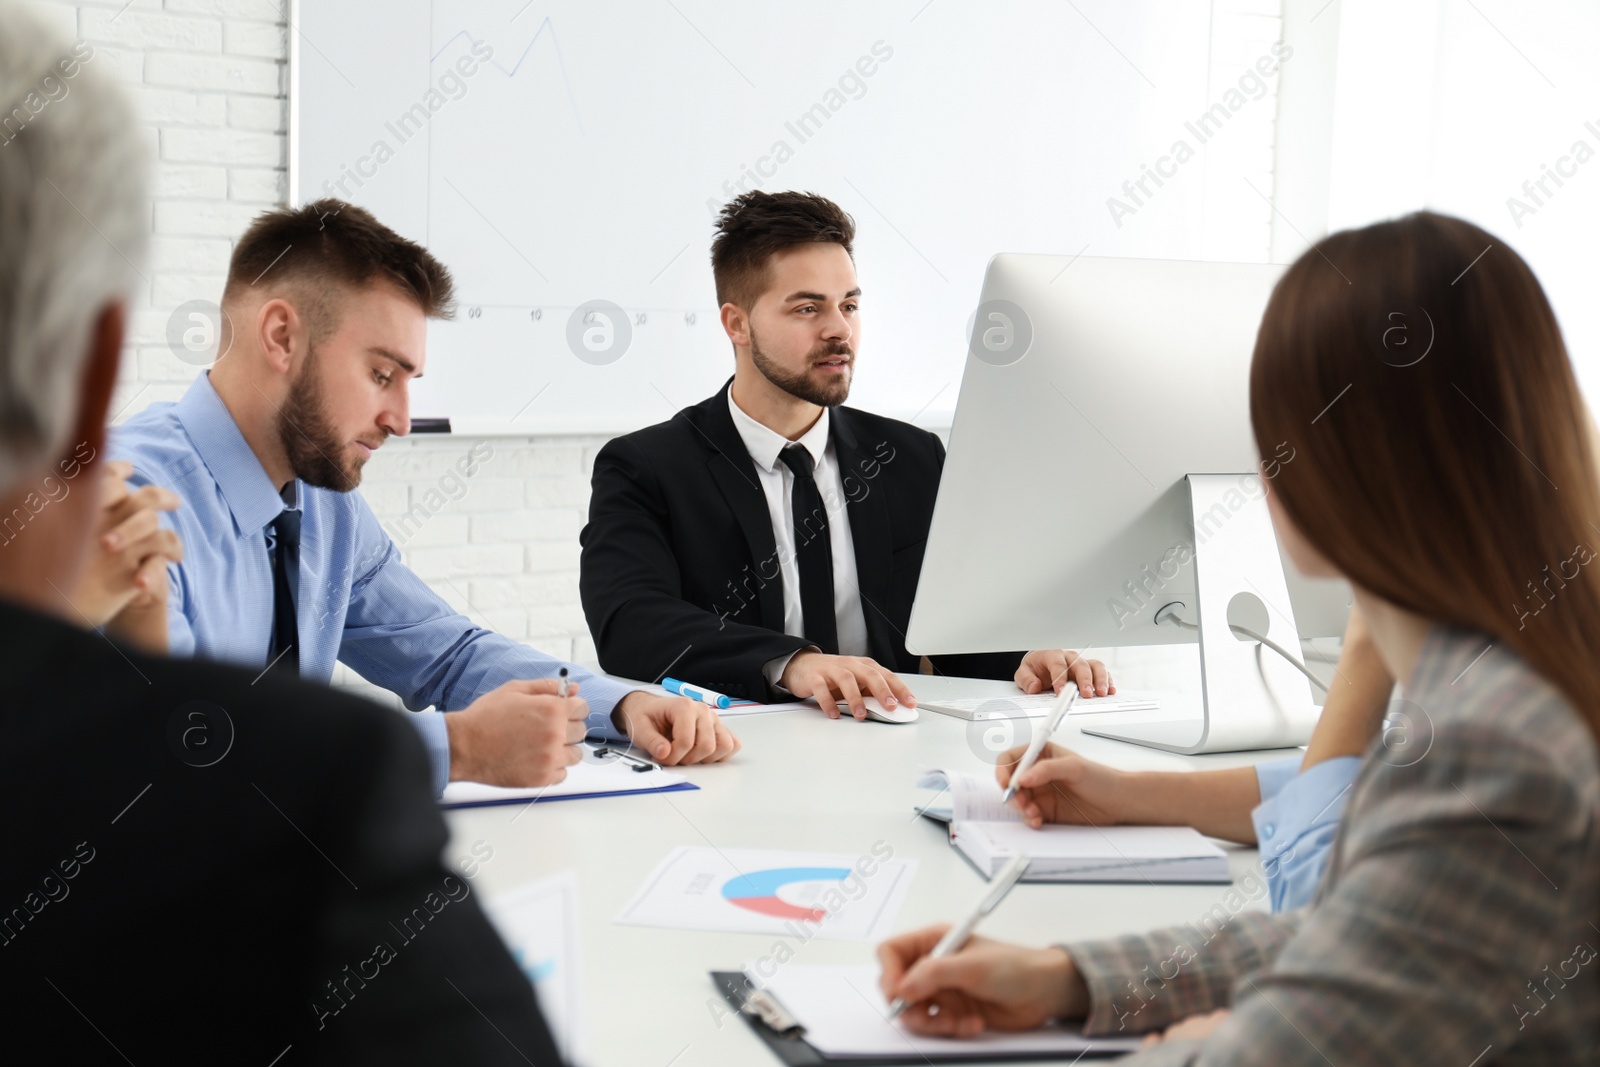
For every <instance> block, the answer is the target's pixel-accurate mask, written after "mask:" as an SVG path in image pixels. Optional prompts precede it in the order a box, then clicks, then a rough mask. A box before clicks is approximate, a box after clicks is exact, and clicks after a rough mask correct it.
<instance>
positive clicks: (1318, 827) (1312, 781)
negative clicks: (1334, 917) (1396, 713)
mask: <svg viewBox="0 0 1600 1067" xmlns="http://www.w3.org/2000/svg"><path fill="white" fill-rule="evenodd" d="M1360 770H1361V758H1360V757H1359V756H1340V757H1338V758H1337V759H1330V760H1324V761H1323V762H1321V763H1319V764H1317V765H1316V766H1314V767H1311V768H1309V769H1307V770H1306V771H1304V772H1302V773H1301V774H1298V775H1296V776H1295V777H1294V778H1293V780H1291V781H1290V782H1288V783H1287V784H1285V785H1284V786H1283V788H1282V789H1281V790H1279V791H1278V793H1277V795H1276V796H1274V797H1271V798H1270V799H1268V800H1265V801H1263V802H1262V803H1261V804H1260V805H1258V806H1257V807H1256V809H1255V811H1253V812H1251V813H1250V820H1251V822H1253V823H1254V824H1255V828H1256V841H1257V842H1258V843H1259V846H1260V849H1261V869H1262V872H1263V873H1264V874H1265V875H1266V877H1267V888H1268V891H1269V893H1270V895H1271V899H1272V910H1273V911H1287V910H1289V909H1292V908H1298V907H1303V906H1305V905H1307V904H1309V903H1311V900H1312V898H1313V897H1314V896H1315V895H1316V890H1317V885H1318V883H1319V882H1321V880H1322V871H1323V868H1324V867H1326V866H1327V862H1328V852H1329V851H1330V850H1331V848H1332V847H1333V839H1334V836H1335V835H1336V834H1337V832H1338V829H1339V820H1340V818H1341V817H1342V816H1343V815H1344V806H1345V801H1346V800H1347V799H1348V798H1349V795H1350V786H1351V783H1353V782H1354V781H1355V778H1356V775H1357V774H1358V773H1359V772H1360Z"/></svg>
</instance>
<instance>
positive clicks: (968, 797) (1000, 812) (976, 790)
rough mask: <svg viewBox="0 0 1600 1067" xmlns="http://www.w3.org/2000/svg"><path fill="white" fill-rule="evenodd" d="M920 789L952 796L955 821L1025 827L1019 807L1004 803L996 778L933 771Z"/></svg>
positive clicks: (956, 772) (926, 777)
mask: <svg viewBox="0 0 1600 1067" xmlns="http://www.w3.org/2000/svg"><path fill="white" fill-rule="evenodd" d="M917 787H918V788H920V789H943V790H946V791H947V792H948V793H949V794H950V817H951V819H952V820H953V821H955V822H963V821H966V820H968V819H974V820H979V821H982V822H1014V823H1016V824H1017V825H1018V826H1021V825H1023V823H1022V815H1021V814H1020V813H1018V811H1017V810H1016V809H1015V808H1012V807H1009V806H1008V805H1006V804H1003V803H1001V801H1000V798H1001V796H1003V795H1004V793H1003V791H1002V790H1001V788H1000V786H999V783H997V782H996V781H995V780H994V779H993V778H992V777H987V776H982V775H977V774H973V773H971V772H970V771H946V770H937V769H936V770H931V771H927V772H925V773H924V774H923V775H922V777H921V778H918V779H917Z"/></svg>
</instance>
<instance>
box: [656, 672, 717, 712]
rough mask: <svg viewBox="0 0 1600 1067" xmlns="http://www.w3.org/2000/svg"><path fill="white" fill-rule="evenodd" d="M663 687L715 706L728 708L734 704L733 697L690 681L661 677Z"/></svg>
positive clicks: (681, 695) (675, 694)
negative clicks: (692, 683) (703, 687)
mask: <svg viewBox="0 0 1600 1067" xmlns="http://www.w3.org/2000/svg"><path fill="white" fill-rule="evenodd" d="M661 688H663V689H665V690H666V691H667V692H669V693H671V694H672V695H674V696H680V697H688V698H689V699H691V700H698V701H700V703H702V704H706V705H708V706H710V707H713V708H727V707H732V706H733V698H732V697H726V696H723V695H722V694H721V693H717V692H713V691H712V690H710V689H701V688H700V687H699V686H697V685H690V684H689V683H688V682H680V681H678V680H677V679H676V678H663V679H661Z"/></svg>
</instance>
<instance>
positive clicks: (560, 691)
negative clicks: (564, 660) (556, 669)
mask: <svg viewBox="0 0 1600 1067" xmlns="http://www.w3.org/2000/svg"><path fill="white" fill-rule="evenodd" d="M566 695H567V669H566V668H565V667H562V668H561V685H560V687H559V688H557V689H556V696H558V697H561V698H562V699H566Z"/></svg>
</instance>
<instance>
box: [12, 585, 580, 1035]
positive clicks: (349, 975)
mask: <svg viewBox="0 0 1600 1067" xmlns="http://www.w3.org/2000/svg"><path fill="white" fill-rule="evenodd" d="M0 677H3V678H4V679H5V683H6V689H7V692H6V697H5V700H4V703H3V705H0V797H3V806H4V811H5V820H6V831H5V848H6V856H5V862H4V864H3V868H0V1002H3V1003H4V1005H5V1016H6V1029H7V1041H8V1043H9V1044H10V1046H11V1047H12V1048H14V1049H16V1048H32V1049H34V1050H36V1054H42V1051H41V1050H44V1049H46V1048H48V1049H50V1050H51V1053H50V1057H49V1058H50V1060H51V1061H52V1062H57V1063H72V1064H101V1063H104V1064H115V1065H119V1067H121V1065H125V1064H126V1063H127V1062H128V1061H131V1062H133V1063H137V1064H146V1063H191V1062H192V1063H252V1064H260V1065H262V1067H265V1065H266V1064H269V1063H276V1064H277V1065H278V1067H289V1065H292V1064H305V1063H329V1064H332V1063H340V1064H345V1063H349V1064H355V1063H363V1064H365V1063H372V1064H392V1063H397V1062H399V1063H419V1064H420V1063H427V1064H437V1063H495V1064H517V1065H523V1067H525V1065H526V1064H527V1063H530V1062H531V1063H535V1064H540V1065H544V1064H554V1063H557V1062H558V1061H559V1057H558V1054H557V1052H556V1050H555V1047H554V1045H553V1043H552V1041H551V1036H550V1033H549V1031H548V1030H547V1029H546V1027H545V1023H544V1020H543V1018H542V1017H541V1016H540V1013H539V1008H538V1005H537V1004H536V1003H535V1001H534V997H533V989H532V987H531V986H530V985H529V984H528V981H527V979H526V978H525V977H524V975H523V974H522V973H521V971H520V970H519V969H518V968H517V966H516V964H515V963H514V962H513V961H512V959H511V957H510V955H509V953H507V951H506V949H505V946H504V945H502V944H501V942H500V940H499V938H498V937H497V936H496V935H495V933H494V931H493V929H492V928H491V927H490V926H489V924H488V921H487V919H486V918H485V917H484V915H483V912H482V911H481V910H480V909H479V907H478V900H477V892H478V890H477V887H476V886H475V885H474V884H473V883H472V882H471V880H470V879H469V878H467V877H465V875H464V872H463V870H461V869H453V868H447V867H446V866H444V864H443V863H442V862H441V861H440V853H441V850H442V849H443V848H444V845H445V841H446V831H445V825H444V821H443V820H442V819H441V818H440V816H439V812H438V810H437V808H436V807H435V803H434V800H433V797H432V795H431V794H432V790H431V786H430V783H429V776H428V766H427V757H426V755H425V753H424V751H423V747H422V743H421V741H420V739H419V738H418V737H417V736H416V731H415V730H414V729H413V728H412V727H411V725H410V724H409V723H407V722H404V721H402V719H401V718H400V716H399V714H398V713H396V712H393V711H390V710H388V709H386V708H381V707H378V706H376V705H374V704H371V703H368V702H366V701H364V700H360V699H358V698H355V697H350V696H343V695H340V694H337V693H335V692H334V691H332V690H330V689H326V688H323V687H320V686H313V685H309V684H305V683H301V682H298V681H294V680H282V679H280V678H279V677H278V676H277V675H276V673H273V674H269V675H266V676H264V677H262V678H261V679H260V680H259V681H256V682H255V683H254V684H252V681H251V675H250V674H246V673H243V672H240V671H238V670H235V669H233V668H231V667H224V666H220V665H216V664H208V663H203V662H193V661H187V662H176V661H171V660H163V659H154V658H150V657H145V656H141V655H138V654H135V653H132V652H130V653H128V654H127V655H126V656H124V654H123V653H122V652H119V651H118V650H117V649H115V648H113V647H112V646H111V645H110V644H109V643H108V642H107V641H106V640H105V639H104V638H102V637H100V636H98V635H95V634H91V633H87V632H84V631H80V630H77V629H74V628H71V627H68V626H66V625H64V624H62V623H60V622H58V621H56V620H54V619H50V618H46V617H44V616H41V615H37V614H34V613H32V612H29V611H25V610H23V609H21V608H18V607H15V606H13V605H9V604H0ZM197 713H198V715H197ZM205 764H209V765H205ZM488 852H489V853H490V855H489V856H488V858H487V859H486V862H493V858H492V847H490V848H488ZM483 853H484V849H479V850H478V854H479V855H480V856H482V855H483ZM471 873H474V874H476V873H477V872H476V871H472V872H471ZM381 946H387V949H386V950H384V949H383V948H381ZM280 1056H281V1059H280V1058H279V1057H280ZM124 1057H126V1058H124Z"/></svg>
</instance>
